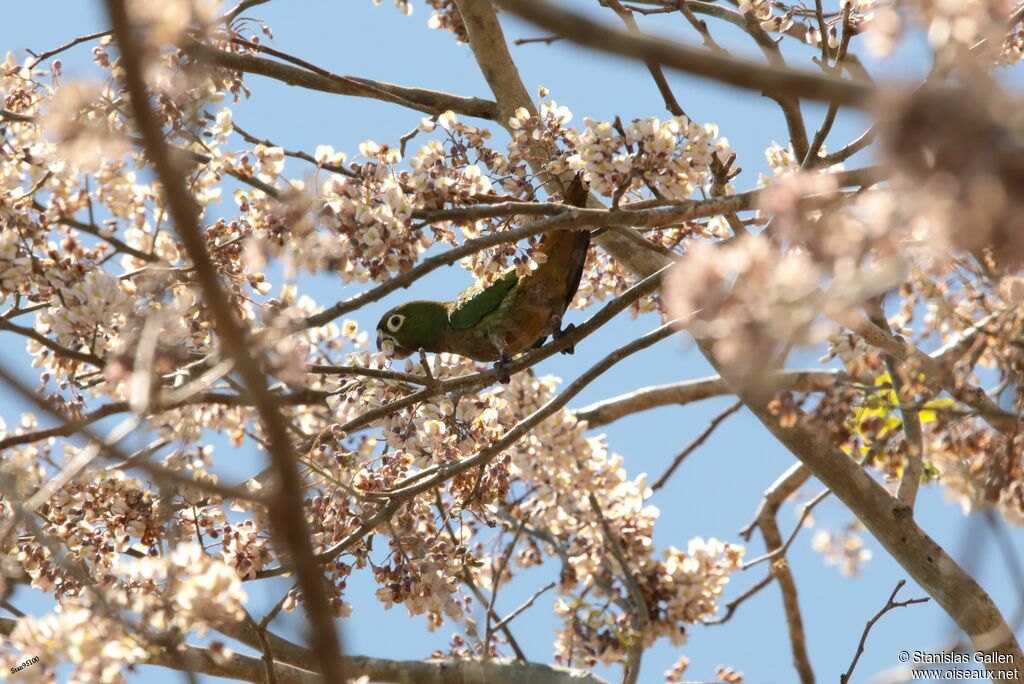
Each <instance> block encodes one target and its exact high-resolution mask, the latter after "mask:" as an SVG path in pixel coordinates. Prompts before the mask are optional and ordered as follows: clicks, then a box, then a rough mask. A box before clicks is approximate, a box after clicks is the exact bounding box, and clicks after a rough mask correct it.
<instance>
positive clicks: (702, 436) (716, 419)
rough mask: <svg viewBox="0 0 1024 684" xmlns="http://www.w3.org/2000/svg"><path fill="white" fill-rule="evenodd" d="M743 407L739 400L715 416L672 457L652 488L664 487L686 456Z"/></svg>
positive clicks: (655, 489)
mask: <svg viewBox="0 0 1024 684" xmlns="http://www.w3.org/2000/svg"><path fill="white" fill-rule="evenodd" d="M741 408H743V402H742V401H737V402H736V403H735V404H733V405H732V406H730V407H729V408H727V409H725V410H724V411H722V412H721V413H719V414H718V415H717V416H715V417H714V418H713V419H712V420H711V423H710V424H709V425H708V426H707V427H706V428H705V429H704V431H703V432H702V433H700V435H698V436H697V439H695V440H693V441H692V442H690V444H689V445H688V446H687V447H686V448H685V449H683V450H682V451H680V452H679V453H678V454H677V455H676V457H675V458H674V459H672V465H670V466H669V467H668V469H667V470H666V471H665V472H664V473H663V474H662V476H661V477H659V478H658V480H657V481H656V482H655V483H654V484H653V485H651V489H652V490H653V491H657V490H659V489H661V488H662V487H664V486H665V483H666V482H668V479H669V478H670V477H672V473H674V472H675V471H676V468H678V467H679V466H680V465H682V463H683V461H684V460H685V459H686V457H687V456H689V455H690V454H692V453H693V452H694V451H696V450H697V449H698V448H699V447H700V446H701V445H702V444H704V442H706V441H707V439H708V437H710V436H711V435H712V433H714V431H715V429H716V428H718V426H719V425H721V424H722V421H723V420H725V419H726V418H728V417H729V416H731V415H732V414H734V413H736V412H737V411H739V410H740V409H741Z"/></svg>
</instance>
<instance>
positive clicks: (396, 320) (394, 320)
mask: <svg viewBox="0 0 1024 684" xmlns="http://www.w3.org/2000/svg"><path fill="white" fill-rule="evenodd" d="M404 322H405V316H403V315H402V314H395V315H394V316H391V317H389V318H388V330H390V331H391V332H398V329H399V328H401V327H402V323H404Z"/></svg>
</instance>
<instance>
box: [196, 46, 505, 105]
mask: <svg viewBox="0 0 1024 684" xmlns="http://www.w3.org/2000/svg"><path fill="white" fill-rule="evenodd" d="M182 49H184V50H185V53H186V54H188V55H189V56H191V57H192V58H194V59H195V60H196V61H199V62H202V63H204V64H208V65H211V66H218V67H222V68H225V69H232V70H234V71H243V72H246V73H251V74H258V75H260V76H266V77H267V78H272V79H275V80H277V81H281V82H282V83H286V84H288V85H291V86H300V87H302V88H308V89H310V90H319V91H322V92H325V93H335V94H338V95H351V96H354V97H368V98H372V99H375V100H383V101H385V102H391V103H393V104H399V105H402V106H404V107H409V108H411V109H416V110H418V111H421V112H426V113H427V114H441V113H443V112H445V111H447V110H451V111H453V112H455V113H456V114H463V115H465V116H475V117H478V118H481V119H494V118H495V117H496V115H497V108H496V105H495V103H494V102H490V101H488V100H482V99H480V98H476V97H462V96H460V95H452V94H449V93H444V92H441V91H437V90H428V89H426V88H410V87H406V86H400V85H395V84H394V83H385V82H383V81H373V80H371V79H368V78H359V77H356V76H340V75H338V74H331V73H329V72H324V73H317V72H314V71H310V70H309V69H300V68H298V67H294V66H289V65H287V64H281V63H280V62H275V61H274V60H271V59H266V58H265V57H257V56H256V55H246V54H240V53H236V52H227V51H225V50H218V49H217V48H215V47H212V46H210V45H206V44H204V43H200V42H198V41H189V42H188V43H187V44H186V45H184V46H183V48H182Z"/></svg>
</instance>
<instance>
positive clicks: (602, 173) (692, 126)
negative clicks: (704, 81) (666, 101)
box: [568, 116, 728, 200]
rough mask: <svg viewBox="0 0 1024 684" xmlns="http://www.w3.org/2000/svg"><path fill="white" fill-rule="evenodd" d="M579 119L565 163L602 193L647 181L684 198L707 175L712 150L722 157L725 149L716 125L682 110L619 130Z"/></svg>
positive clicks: (605, 123)
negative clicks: (697, 120) (571, 152)
mask: <svg viewBox="0 0 1024 684" xmlns="http://www.w3.org/2000/svg"><path fill="white" fill-rule="evenodd" d="M584 124H585V125H586V129H585V130H584V131H583V132H582V133H580V134H579V135H578V137H577V139H576V143H577V152H576V154H574V155H572V156H571V157H569V160H568V162H569V167H570V168H574V169H580V170H582V171H584V172H585V174H586V180H587V182H588V183H589V184H590V187H591V188H592V189H593V190H594V191H595V192H597V193H599V194H602V195H606V196H612V195H614V196H621V195H622V194H623V193H626V192H628V191H630V190H636V189H639V188H643V187H649V188H653V189H655V190H657V191H658V192H661V193H662V194H664V195H665V196H666V197H668V198H669V199H674V200H685V199H688V198H689V197H690V196H691V195H692V194H693V192H694V190H696V189H697V188H701V187H704V185H705V184H706V183H707V182H708V181H709V179H710V176H711V171H710V169H711V163H712V159H713V155H715V154H716V153H717V154H719V155H720V156H719V158H723V156H722V155H723V153H725V152H726V151H727V150H728V143H727V142H726V141H725V139H724V138H719V137H718V129H717V127H715V126H713V125H710V124H708V125H705V126H700V125H698V124H696V123H694V122H692V121H690V120H689V119H687V118H686V117H685V116H677V117H673V118H671V119H668V120H666V121H661V120H660V119H658V118H657V117H649V118H647V119H637V120H636V121H633V122H632V123H630V124H629V126H627V127H625V129H624V130H622V131H620V130H618V128H617V127H616V126H615V125H613V124H612V123H610V122H608V121H600V122H598V121H594V120H593V119H584Z"/></svg>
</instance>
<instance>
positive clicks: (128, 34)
mask: <svg viewBox="0 0 1024 684" xmlns="http://www.w3.org/2000/svg"><path fill="white" fill-rule="evenodd" d="M106 6H107V13H108V15H109V16H110V22H111V25H112V27H113V30H114V35H115V37H116V40H117V45H118V47H119V48H120V52H121V64H122V68H123V69H124V85H125V89H126V91H127V94H128V95H129V97H130V104H131V110H132V113H133V117H134V119H135V123H136V125H137V126H138V129H139V132H140V133H141V135H142V139H143V142H144V144H145V149H146V152H147V154H148V155H149V158H150V160H151V162H152V164H153V167H154V171H155V173H156V176H157V178H158V179H159V180H160V184H161V185H162V186H163V191H164V195H165V197H166V200H167V208H168V212H169V214H170V216H171V218H172V219H173V221H174V225H175V229H176V231H177V233H178V236H179V238H180V239H181V242H182V245H183V246H184V248H185V251H186V252H187V253H188V255H189V258H190V259H191V260H192V263H193V264H194V265H195V269H196V270H195V273H196V278H197V280H198V282H199V285H200V288H201V290H202V293H203V295H204V298H205V304H206V306H207V308H208V310H209V312H210V316H211V318H212V320H213V322H214V326H215V329H216V331H217V334H218V336H219V337H220V339H221V342H222V343H223V344H224V347H225V349H226V350H227V352H228V353H229V354H230V356H231V357H233V358H234V360H235V367H236V368H237V370H238V372H239V375H241V377H242V379H243V381H244V382H245V385H246V387H247V389H248V391H249V393H250V395H251V396H252V398H253V403H254V404H255V407H256V411H257V413H258V414H259V416H260V419H261V421H262V423H263V426H264V429H265V431H266V435H267V447H268V451H269V455H270V457H271V460H272V462H273V463H274V466H275V468H276V470H277V474H278V478H279V486H278V491H277V492H276V494H275V495H274V496H273V500H272V502H271V505H270V506H269V513H270V519H271V524H272V527H273V528H274V531H275V533H276V534H275V536H276V538H277V539H278V540H279V542H278V543H279V544H280V545H281V548H283V549H288V550H289V551H290V553H291V556H292V558H291V563H292V565H293V566H294V569H295V573H296V575H297V578H298V582H299V586H300V587H301V590H302V594H303V598H304V599H305V605H306V608H307V611H308V614H309V620H310V637H309V639H310V644H311V646H312V650H313V652H314V654H315V655H316V659H317V661H318V664H319V667H320V673H321V675H322V676H323V677H324V678H325V679H326V680H327V681H331V682H334V681H341V680H342V679H344V678H345V676H346V674H345V670H344V665H343V663H342V662H341V660H340V658H339V655H340V653H339V648H338V636H337V631H336V629H335V625H334V619H333V616H332V615H331V612H330V610H329V607H328V604H327V592H326V591H325V588H324V582H325V579H324V576H323V573H322V571H321V569H320V567H319V565H317V564H316V562H315V560H314V555H313V546H312V543H311V540H310V533H309V526H308V525H307V523H306V512H305V507H304V505H303V494H302V480H301V478H300V476H299V469H298V466H297V464H296V462H295V458H294V454H293V453H292V447H291V442H290V440H289V436H288V427H287V425H286V423H285V421H284V419H283V417H282V416H281V413H280V412H279V411H278V407H277V404H276V402H275V400H274V398H273V395H272V394H271V393H270V391H269V390H268V387H267V380H266V377H265V376H264V373H263V370H262V368H261V367H260V363H259V361H258V358H257V357H256V356H255V355H254V354H253V350H252V348H251V344H250V334H249V331H248V330H246V328H245V326H244V323H242V321H240V320H239V318H238V314H237V312H236V310H235V307H234V305H233V304H232V303H231V302H230V301H229V299H228V296H227V294H226V293H225V292H224V290H223V284H222V283H221V281H220V276H219V275H218V273H217V269H216V266H215V265H214V263H213V261H212V259H211V258H210V254H209V252H208V251H207V249H206V241H205V240H204V238H203V235H202V230H201V228H200V225H199V211H198V208H197V207H196V205H195V201H194V199H193V198H192V196H191V194H190V193H189V190H188V187H187V185H186V183H185V178H184V175H183V174H182V171H181V169H179V168H177V167H176V166H175V165H174V164H173V163H172V161H171V158H170V157H169V156H168V154H167V149H166V147H165V144H164V139H163V130H162V129H161V125H160V121H159V120H158V119H157V117H156V114H155V113H154V111H153V109H152V108H151V106H150V103H149V94H148V92H147V89H146V83H145V80H144V77H143V69H144V63H143V60H144V57H143V51H142V49H141V46H140V45H139V44H138V43H137V42H136V40H137V38H136V35H135V34H133V27H132V26H131V24H130V23H129V19H128V13H127V9H126V7H125V4H124V2H123V0H106Z"/></svg>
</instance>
